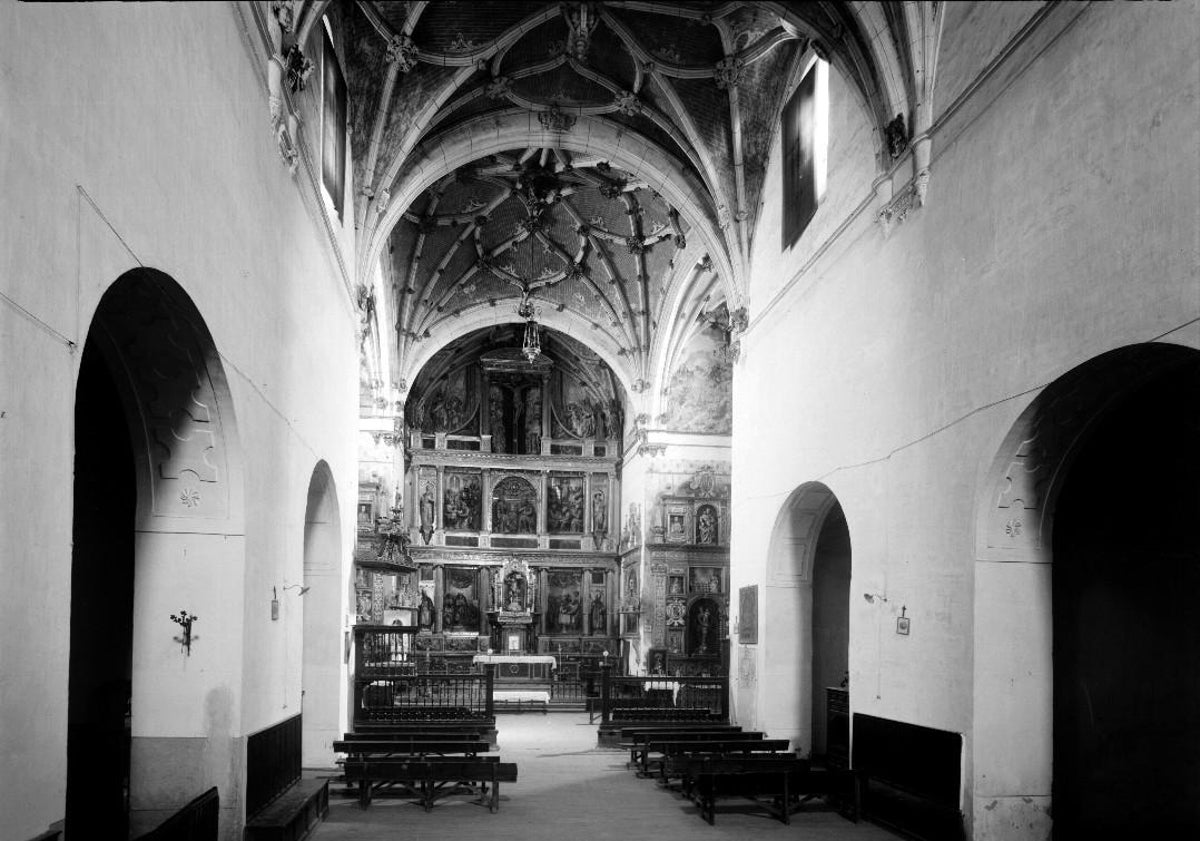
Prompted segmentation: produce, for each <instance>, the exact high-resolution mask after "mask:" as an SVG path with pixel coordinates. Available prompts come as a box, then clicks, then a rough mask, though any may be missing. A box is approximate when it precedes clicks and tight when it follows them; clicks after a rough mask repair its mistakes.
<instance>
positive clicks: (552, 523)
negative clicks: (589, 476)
mask: <svg viewBox="0 0 1200 841" xmlns="http://www.w3.org/2000/svg"><path fill="white" fill-rule="evenodd" d="M546 524H547V531H549V532H550V533H551V534H583V477H582V476H551V477H549V479H548V480H547V482H546Z"/></svg>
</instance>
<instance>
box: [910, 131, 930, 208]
mask: <svg viewBox="0 0 1200 841" xmlns="http://www.w3.org/2000/svg"><path fill="white" fill-rule="evenodd" d="M912 150H913V170H914V171H915V172H916V175H915V176H914V179H913V186H914V189H915V190H916V194H917V204H918V206H921V207H923V206H924V205H925V196H926V194H927V193H928V192H929V158H930V155H931V153H932V151H933V138H932V137H930V136H929V135H928V134H922V135H920V136H919V137H915V138H913V141H912Z"/></svg>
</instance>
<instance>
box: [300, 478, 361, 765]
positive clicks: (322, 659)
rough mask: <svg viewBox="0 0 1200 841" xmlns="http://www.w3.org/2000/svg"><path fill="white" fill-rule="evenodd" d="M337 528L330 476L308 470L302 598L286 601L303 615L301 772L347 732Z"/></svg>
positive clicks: (326, 757)
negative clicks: (309, 474) (302, 768)
mask: <svg viewBox="0 0 1200 841" xmlns="http://www.w3.org/2000/svg"><path fill="white" fill-rule="evenodd" d="M349 586H350V585H347V586H343V575H342V528H341V515H340V512H339V511H338V499H337V489H336V488H335V486H334V481H333V473H332V472H330V470H329V465H327V464H326V463H325V462H324V461H322V462H319V463H318V464H317V466H316V467H315V468H314V469H313V472H312V477H311V479H310V480H309V483H308V498H307V502H306V504H305V511H304V583H303V586H302V589H301V590H300V593H301V594H302V595H303V598H301V599H299V600H289V601H290V603H291V604H298V605H299V607H300V608H301V610H302V611H303V616H304V618H303V628H304V653H303V661H302V662H303V669H304V671H303V673H302V675H301V679H300V687H301V691H302V693H303V696H302V697H303V703H302V707H301V709H302V713H303V716H304V720H303V739H302V748H301V755H302V756H301V761H302V762H303V764H304V765H305V766H306V767H317V766H328V765H329V764H330V763H332V762H333V741H334V739H339V738H341V734H342V733H343V732H345V730H346V729H347V727H346V726H345V721H346V694H345V692H343V691H342V687H344V686H345V685H346V681H345V661H344V657H343V645H344V640H343V633H344V629H343V628H342V627H341V616H342V614H344V613H345V610H344V602H343V601H342V600H343V598H345V597H346V593H347V589H348V587H349Z"/></svg>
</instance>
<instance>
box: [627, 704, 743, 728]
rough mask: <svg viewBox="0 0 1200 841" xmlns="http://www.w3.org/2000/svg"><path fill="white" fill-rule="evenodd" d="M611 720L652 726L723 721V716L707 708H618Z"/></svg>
mask: <svg viewBox="0 0 1200 841" xmlns="http://www.w3.org/2000/svg"><path fill="white" fill-rule="evenodd" d="M612 720H613V721H615V722H627V723H630V724H632V723H641V722H644V723H647V724H654V723H656V722H659V721H724V720H725V716H723V715H720V714H719V713H714V712H713V711H712V710H710V709H709V708H708V707H618V708H617V709H615V710H613V711H612Z"/></svg>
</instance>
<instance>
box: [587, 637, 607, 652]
mask: <svg viewBox="0 0 1200 841" xmlns="http://www.w3.org/2000/svg"><path fill="white" fill-rule="evenodd" d="M606 651H608V640H607V639H585V640H584V641H583V653H584V654H599V655H603V654H604V653H605V652H606Z"/></svg>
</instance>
